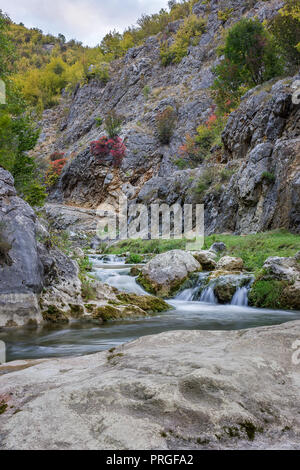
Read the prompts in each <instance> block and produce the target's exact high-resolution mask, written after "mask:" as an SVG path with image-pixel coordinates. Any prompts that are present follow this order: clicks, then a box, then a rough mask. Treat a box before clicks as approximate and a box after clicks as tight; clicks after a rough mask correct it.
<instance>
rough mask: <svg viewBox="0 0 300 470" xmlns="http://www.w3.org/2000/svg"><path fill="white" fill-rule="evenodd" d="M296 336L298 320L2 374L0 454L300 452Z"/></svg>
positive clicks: (182, 335) (189, 335)
mask: <svg viewBox="0 0 300 470" xmlns="http://www.w3.org/2000/svg"><path fill="white" fill-rule="evenodd" d="M299 337H300V322H299V321H297V322H292V323H287V324H284V325H280V326H275V327H263V328H258V329H251V330H244V331H235V332H233V331H232V332H226V331H219V332H209V331H176V332H168V333H163V334H160V335H156V336H148V337H144V338H141V339H138V340H136V341H134V342H132V343H129V344H126V345H123V346H122V347H119V348H117V349H112V350H110V351H107V352H103V353H99V354H95V355H91V356H86V357H77V358H70V359H52V360H46V361H20V362H16V363H10V364H9V366H10V367H7V366H6V365H3V366H0V388H1V393H2V395H3V396H4V397H6V398H5V400H6V403H7V405H8V407H7V411H5V412H4V413H3V414H2V415H1V423H0V436H1V437H0V448H1V449H60V450H62V449H98V450H100V449H111V450H117V449H122V450H124V449H125V450H132V449H137V450H139V449H165V450H168V449H174V450H175V449H176V450H178V449H298V448H299V437H300V421H299V413H298V411H299V410H298V403H299V399H300V396H299V380H300V376H299V374H300V371H299V365H296V364H295V363H293V357H294V356H295V350H293V348H292V346H293V344H294V343H295V342H296V341H297V340H299ZM293 354H294V356H293ZM2 369H3V373H4V374H5V375H1V372H2ZM18 369H19V370H18ZM16 410H18V412H17V413H16ZM103 423H105V425H103Z"/></svg>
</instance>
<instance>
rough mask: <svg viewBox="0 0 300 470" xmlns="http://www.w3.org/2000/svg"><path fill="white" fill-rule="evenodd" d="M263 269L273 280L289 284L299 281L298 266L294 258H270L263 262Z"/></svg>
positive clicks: (299, 270)
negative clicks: (288, 282)
mask: <svg viewBox="0 0 300 470" xmlns="http://www.w3.org/2000/svg"><path fill="white" fill-rule="evenodd" d="M263 269H264V271H266V273H267V274H268V275H269V276H271V277H272V278H273V279H278V280H280V281H290V282H294V281H296V280H300V264H299V262H298V261H297V259H296V257H295V258H282V257H279V256H274V257H270V258H268V259H267V260H266V261H265V263H264V265H263Z"/></svg>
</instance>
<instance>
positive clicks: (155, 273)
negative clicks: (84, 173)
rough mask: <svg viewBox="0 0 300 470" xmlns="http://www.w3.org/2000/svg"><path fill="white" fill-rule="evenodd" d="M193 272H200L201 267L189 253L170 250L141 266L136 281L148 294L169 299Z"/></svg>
mask: <svg viewBox="0 0 300 470" xmlns="http://www.w3.org/2000/svg"><path fill="white" fill-rule="evenodd" d="M195 271H201V265H200V264H199V263H198V261H197V260H196V259H195V258H194V257H193V256H192V255H191V254H190V253H188V252H186V251H183V250H172V251H168V252H166V253H161V254H160V255H157V256H155V257H154V258H153V259H152V260H151V261H149V262H148V263H147V264H146V265H145V266H143V268H142V269H141V271H140V275H139V277H138V281H139V282H140V283H141V284H142V286H143V287H144V288H145V289H146V290H147V291H148V292H150V293H153V294H156V295H159V296H160V297H170V296H172V294H174V293H175V292H176V291H177V290H178V289H179V287H180V286H181V284H182V283H183V282H184V281H185V280H186V279H187V278H188V276H189V274H191V273H193V272H195Z"/></svg>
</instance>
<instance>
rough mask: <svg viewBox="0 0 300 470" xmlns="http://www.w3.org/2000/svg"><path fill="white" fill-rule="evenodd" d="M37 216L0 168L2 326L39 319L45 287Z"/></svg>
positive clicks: (12, 181) (7, 173)
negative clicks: (41, 295) (38, 300)
mask: <svg viewBox="0 0 300 470" xmlns="http://www.w3.org/2000/svg"><path fill="white" fill-rule="evenodd" d="M36 235H37V218H36V215H35V213H34V211H33V210H32V209H31V207H30V206H29V205H28V204H27V203H26V202H25V201H23V200H22V199H21V198H19V197H18V196H17V194H16V190H15V188H14V179H13V177H12V176H11V174H10V173H9V172H8V171H5V170H4V169H3V168H0V327H1V326H5V325H6V326H16V325H24V324H26V323H28V322H30V321H35V322H40V321H41V315H40V312H39V308H38V302H37V295H38V294H39V293H40V292H41V290H42V288H43V271H44V268H43V264H42V262H41V260H40V257H39V254H38V242H37V239H36Z"/></svg>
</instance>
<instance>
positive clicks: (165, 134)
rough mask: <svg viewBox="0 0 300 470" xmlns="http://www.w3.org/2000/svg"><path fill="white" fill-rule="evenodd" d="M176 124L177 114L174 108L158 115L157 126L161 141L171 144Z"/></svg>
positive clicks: (169, 107)
mask: <svg viewBox="0 0 300 470" xmlns="http://www.w3.org/2000/svg"><path fill="white" fill-rule="evenodd" d="M175 123H176V113H175V110H174V108H173V107H172V106H168V107H167V108H166V109H165V110H164V111H162V112H160V113H158V114H157V115H156V125H157V133H158V138H159V141H160V142H161V143H162V144H169V143H170V140H171V138H172V136H173V133H174V129H175Z"/></svg>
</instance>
